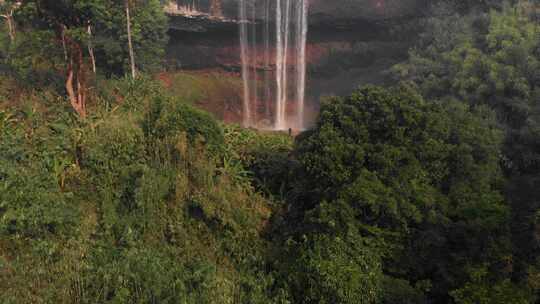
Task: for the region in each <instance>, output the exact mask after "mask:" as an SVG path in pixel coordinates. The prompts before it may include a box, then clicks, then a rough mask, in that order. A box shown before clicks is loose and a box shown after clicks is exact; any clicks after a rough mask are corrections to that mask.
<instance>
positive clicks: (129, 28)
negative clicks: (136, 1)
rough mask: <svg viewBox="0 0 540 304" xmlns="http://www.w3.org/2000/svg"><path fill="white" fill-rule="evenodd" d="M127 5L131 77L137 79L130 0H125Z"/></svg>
mask: <svg viewBox="0 0 540 304" xmlns="http://www.w3.org/2000/svg"><path fill="white" fill-rule="evenodd" d="M124 3H125V6H126V23H127V36H128V48H129V61H130V65H131V78H133V79H135V77H136V76H137V72H136V70H135V54H134V52H133V42H132V40H131V16H130V9H129V0H125V2H124Z"/></svg>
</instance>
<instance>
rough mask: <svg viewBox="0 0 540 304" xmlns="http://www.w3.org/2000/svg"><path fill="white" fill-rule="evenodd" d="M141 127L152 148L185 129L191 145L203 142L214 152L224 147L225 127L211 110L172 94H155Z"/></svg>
mask: <svg viewBox="0 0 540 304" xmlns="http://www.w3.org/2000/svg"><path fill="white" fill-rule="evenodd" d="M142 128H143V130H144V134H145V136H146V138H147V141H148V143H149V145H150V146H149V148H150V149H152V145H156V144H157V142H159V141H164V140H165V141H166V140H171V139H174V138H176V137H178V136H181V134H182V133H185V134H186V136H187V139H188V142H189V144H191V145H194V144H195V143H203V144H204V145H205V146H206V147H207V149H208V150H209V151H210V152H212V153H218V152H222V151H223V142H224V139H223V131H222V129H221V128H220V126H219V125H218V123H217V121H216V120H215V119H214V118H212V116H210V114H208V113H206V112H203V111H201V110H197V109H195V108H193V107H192V106H189V105H186V104H183V103H181V102H179V101H177V100H174V99H172V98H167V97H164V96H156V97H155V98H154V99H153V100H152V101H151V102H150V104H149V105H148V109H147V110H146V112H145V116H144V120H143V122H142ZM173 144H176V142H175V143H173Z"/></svg>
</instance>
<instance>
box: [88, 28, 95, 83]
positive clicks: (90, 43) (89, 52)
mask: <svg viewBox="0 0 540 304" xmlns="http://www.w3.org/2000/svg"><path fill="white" fill-rule="evenodd" d="M88 54H90V60H91V61H92V71H93V72H94V74H96V57H95V56H94V46H93V44H92V25H90V24H88Z"/></svg>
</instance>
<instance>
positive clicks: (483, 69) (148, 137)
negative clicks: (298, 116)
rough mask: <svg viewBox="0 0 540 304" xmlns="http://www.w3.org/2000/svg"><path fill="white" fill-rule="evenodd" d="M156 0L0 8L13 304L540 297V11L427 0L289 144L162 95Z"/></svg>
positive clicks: (4, 255) (163, 31) (4, 281)
mask: <svg viewBox="0 0 540 304" xmlns="http://www.w3.org/2000/svg"><path fill="white" fill-rule="evenodd" d="M161 2H162V1H159V0H125V1H120V0H23V1H15V0H0V15H1V17H0V303H6V304H7V303H186V304H187V303H192V304H199V303H201V304H203V303H219V304H225V303H245V304H252V303H253V304H256V303H261V304H262V303H264V304H267V303H268V304H270V303H275V304H286V303H289V304H296V303H305V304H340V303H343V304H378V303H380V304H429V303H440V304H445V303H448V304H452V303H455V304H534V303H540V4H539V3H536V2H535V1H513V2H508V1H497V0H490V1H488V0H484V1H481V0H478V1H457V0H454V1H451V0H446V1H444V0H439V1H431V2H432V3H431V4H430V5H429V10H427V11H426V13H425V16H423V17H422V18H418V19H417V20H416V21H415V22H411V23H409V24H408V26H409V27H412V29H409V31H414V32H415V35H414V37H415V38H414V43H413V44H414V45H413V46H412V47H411V48H410V49H409V50H408V56H407V58H404V60H401V62H400V63H399V64H396V65H393V66H392V67H391V68H390V69H389V70H387V71H386V72H385V73H386V75H387V76H388V81H387V82H386V84H384V85H383V84H377V85H365V86H360V87H358V88H357V89H356V90H354V91H352V92H350V93H349V94H347V95H344V96H330V97H325V98H322V100H321V101H320V109H319V113H318V116H317V118H316V121H315V123H314V125H313V126H312V127H311V128H309V129H308V130H305V131H303V132H301V133H299V134H292V135H291V134H290V132H271V131H265V130H256V129H253V128H243V127H241V126H240V125H239V124H230V123H225V122H223V121H221V120H220V119H217V118H215V117H214V115H213V114H210V113H208V112H206V111H205V110H204V109H201V108H200V107H198V105H197V103H196V102H194V98H195V97H193V96H198V95H197V94H201V90H203V91H204V89H201V87H203V88H204V87H206V86H209V85H210V84H208V83H202V84H200V83H198V84H197V85H195V84H196V83H195V82H194V81H193V80H189V79H188V78H189V77H177V78H175V79H173V81H175V87H176V89H174V90H173V89H171V88H170V85H169V86H167V85H166V84H164V83H163V81H162V80H161V79H160V77H159V75H161V74H160V73H164V72H166V71H167V69H168V66H167V60H166V58H165V57H166V48H167V44H168V42H169V40H170V39H171V37H170V35H169V30H168V26H169V22H168V17H167V15H166V14H165V12H164V10H163V7H162V6H163V3H161ZM234 85H235V84H234V81H233V84H229V85H227V86H230V87H232V86H234ZM179 88H181V89H179Z"/></svg>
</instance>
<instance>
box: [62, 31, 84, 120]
mask: <svg viewBox="0 0 540 304" xmlns="http://www.w3.org/2000/svg"><path fill="white" fill-rule="evenodd" d="M62 42H63V43H64V45H65V46H66V56H68V57H69V60H68V61H67V77H66V92H67V94H68V98H69V103H70V104H71V106H72V107H73V109H74V110H75V112H77V114H79V116H81V117H82V118H85V117H86V83H85V75H84V73H85V71H84V58H83V51H82V48H81V46H80V45H78V44H77V43H76V42H73V41H71V40H70V41H68V40H67V38H66V36H65V35H63V37H62ZM68 45H69V52H68V49H67V46H68ZM68 53H69V54H68ZM74 56H77V64H75V63H74V60H73V57H74ZM74 81H76V82H77V87H76V88H75V85H74Z"/></svg>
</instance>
